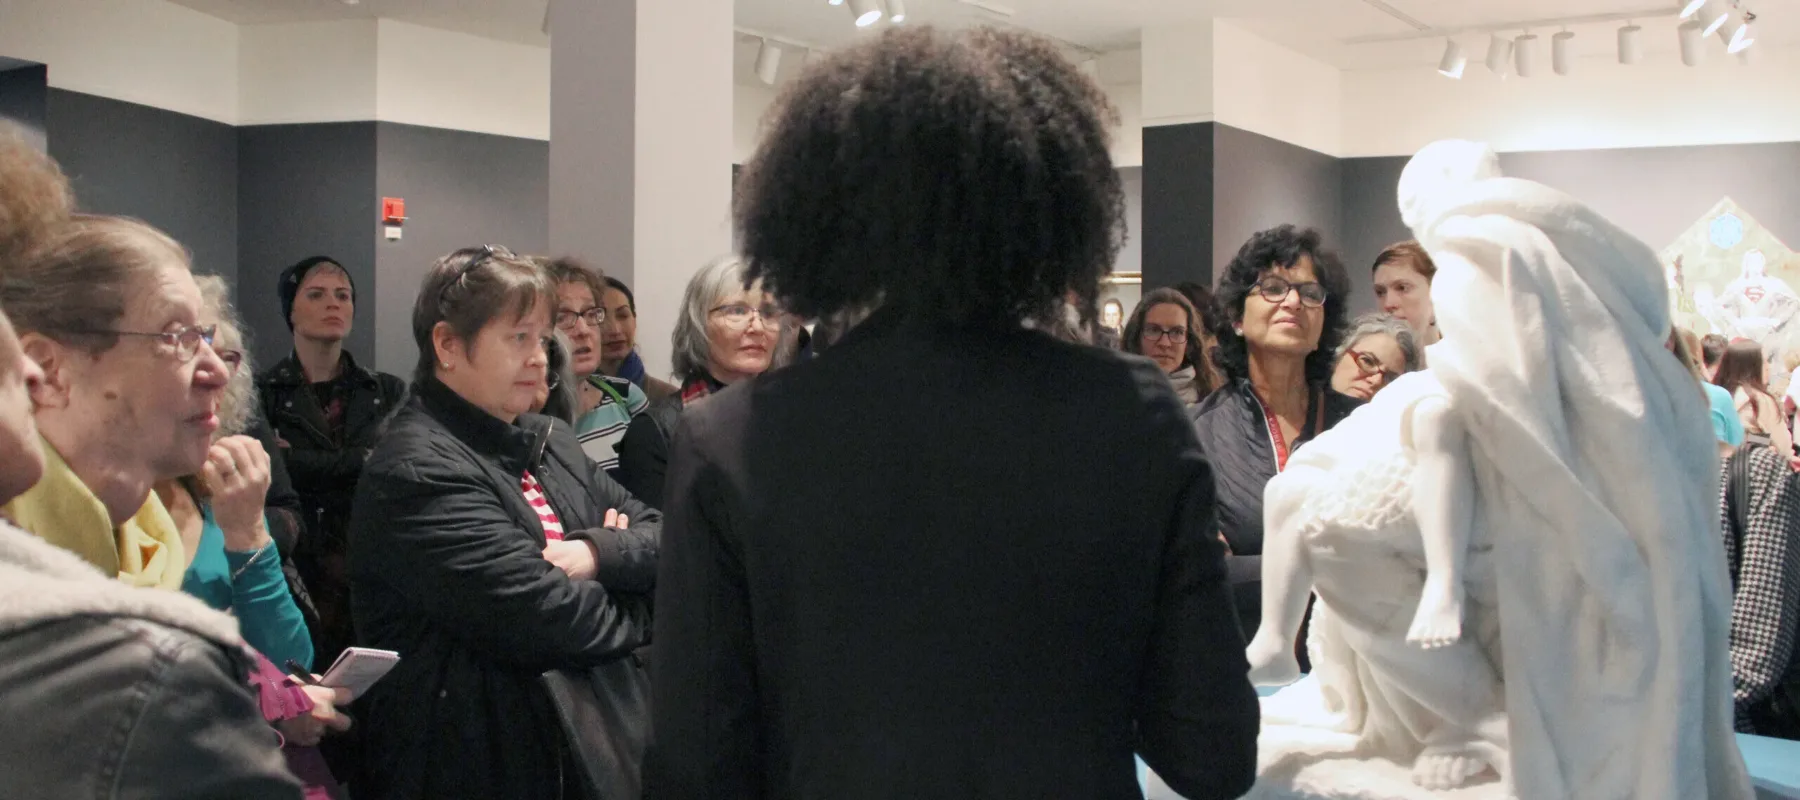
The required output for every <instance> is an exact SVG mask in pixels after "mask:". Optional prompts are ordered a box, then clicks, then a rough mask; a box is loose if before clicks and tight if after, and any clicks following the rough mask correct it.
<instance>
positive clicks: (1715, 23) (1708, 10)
mask: <svg viewBox="0 0 1800 800" xmlns="http://www.w3.org/2000/svg"><path fill="white" fill-rule="evenodd" d="M1700 18H1701V19H1702V20H1711V22H1708V23H1706V31H1705V32H1704V33H1701V34H1700V35H1701V37H1707V36H1711V35H1713V34H1714V33H1717V32H1718V31H1719V29H1720V28H1723V27H1725V23H1726V22H1727V21H1729V20H1730V19H1731V6H1729V5H1726V4H1725V0H1706V6H1705V9H1704V11H1703V13H1702V14H1701V16H1700Z"/></svg>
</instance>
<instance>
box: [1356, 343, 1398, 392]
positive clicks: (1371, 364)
mask: <svg viewBox="0 0 1800 800" xmlns="http://www.w3.org/2000/svg"><path fill="white" fill-rule="evenodd" d="M1344 355H1347V356H1349V357H1351V358H1352V359H1355V360H1356V368H1357V369H1358V370H1361V371H1362V375H1360V376H1358V377H1363V378H1367V377H1370V376H1372V375H1376V374H1379V375H1381V385H1382V386H1386V385H1388V384H1390V383H1393V382H1394V381H1395V379H1397V378H1399V377H1400V373H1399V372H1397V371H1395V370H1391V369H1388V368H1387V365H1386V364H1383V363H1381V359H1379V358H1376V357H1375V354H1374V353H1371V352H1369V351H1367V350H1358V349H1356V348H1354V347H1351V348H1346V349H1345V350H1344Z"/></svg>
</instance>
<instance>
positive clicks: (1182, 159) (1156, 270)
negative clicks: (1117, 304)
mask: <svg viewBox="0 0 1800 800" xmlns="http://www.w3.org/2000/svg"><path fill="white" fill-rule="evenodd" d="M1217 127H1220V126H1217V125H1215V124H1213V123H1211V122H1195V123H1190V124H1186V125H1158V126H1152V127H1149V128H1145V129H1144V167H1143V181H1142V187H1143V191H1142V202H1143V206H1142V209H1141V211H1140V219H1141V221H1142V222H1143V235H1142V236H1141V237H1139V238H1140V239H1141V240H1142V242H1143V250H1142V259H1143V273H1144V287H1145V288H1146V289H1154V288H1157V287H1160V286H1173V285H1175V284H1177V283H1181V282H1183V281H1196V282H1199V283H1202V284H1205V285H1207V286H1211V285H1212V284H1213V274H1212V252H1213V139H1214V134H1215V131H1214V128H1217ZM1125 311H1126V313H1130V311H1131V309H1129V308H1128V309H1125Z"/></svg>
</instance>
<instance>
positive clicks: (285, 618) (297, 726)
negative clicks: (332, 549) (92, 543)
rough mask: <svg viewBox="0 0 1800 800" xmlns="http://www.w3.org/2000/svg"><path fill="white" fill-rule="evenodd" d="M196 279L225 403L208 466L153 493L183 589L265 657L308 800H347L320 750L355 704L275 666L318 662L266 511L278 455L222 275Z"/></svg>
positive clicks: (261, 693) (270, 698)
mask: <svg viewBox="0 0 1800 800" xmlns="http://www.w3.org/2000/svg"><path fill="white" fill-rule="evenodd" d="M195 282H196V283H198V284H199V286H200V294H201V297H202V298H204V301H205V308H204V310H203V311H202V312H201V315H200V319H201V323H202V324H205V325H215V326H217V329H216V333H215V334H214V336H213V344H214V348H213V349H214V350H215V351H216V352H217V353H218V354H219V358H220V360H222V361H224V362H225V366H226V369H227V370H229V371H230V373H231V379H230V381H228V382H227V383H226V385H225V394H224V396H223V397H222V398H220V400H219V412H218V413H219V429H218V431H216V432H215V433H214V434H213V446H212V450H211V451H210V452H209V453H208V454H207V459H206V465H205V466H204V467H202V468H201V470H200V472H198V473H196V474H194V475H189V476H186V477H182V478H176V479H173V480H165V481H159V482H158V483H157V484H156V496H157V498H158V499H160V500H161V501H162V503H163V505H164V506H165V507H166V508H168V510H169V518H170V519H171V520H173V521H174V523H175V528H176V530H178V531H179V532H180V533H181V540H182V544H183V546H184V548H183V549H185V550H186V552H187V553H188V556H189V557H188V566H187V572H186V574H184V575H183V577H182V582H181V590H182V591H183V592H186V593H187V594H189V595H192V596H193V597H196V598H198V599H199V600H200V601H201V602H203V603H206V604H207V605H208V606H210V607H212V608H215V609H218V610H220V611H228V612H230V613H231V615H232V616H233V617H236V618H237V621H238V627H239V629H240V630H241V631H242V632H243V635H244V641H245V642H246V643H248V644H249V645H250V646H251V647H252V648H254V649H255V650H256V652H257V653H258V654H260V655H261V656H262V659H261V660H260V661H259V664H260V665H261V667H260V669H259V670H258V672H257V674H256V675H255V676H254V677H253V678H252V680H251V682H250V683H251V688H252V689H253V690H254V691H255V692H256V693H257V697H258V699H259V700H260V701H261V702H260V705H261V706H262V709H263V714H264V718H265V719H267V720H268V721H269V723H270V724H272V725H274V726H275V727H276V728H277V729H279V730H280V731H281V733H282V736H283V740H284V747H283V749H282V754H283V755H285V756H286V757H287V760H288V768H289V769H290V770H291V771H292V772H293V773H294V774H295V776H297V777H299V778H300V779H301V781H302V782H303V783H305V784H306V785H307V788H308V795H307V796H308V797H333V798H342V797H343V796H344V795H343V793H342V789H341V788H340V787H339V786H338V783H337V779H336V778H335V777H334V776H333V774H332V772H331V769H330V767H329V766H327V764H326V761H325V757H324V755H323V754H322V753H321V752H320V750H319V749H318V747H317V745H319V744H320V743H321V741H322V739H323V737H324V736H325V734H326V733H327V732H338V733H342V732H344V731H345V730H347V729H348V728H349V727H350V724H351V722H350V718H349V717H348V716H347V715H345V714H343V713H342V712H340V711H338V709H337V707H338V705H339V704H341V703H347V702H349V701H350V700H352V699H353V698H352V697H351V695H350V693H349V691H348V690H345V689H331V688H327V687H324V686H297V685H294V684H293V683H292V682H290V681H288V680H287V672H285V671H283V670H282V669H281V668H280V667H279V666H277V665H294V666H297V667H299V668H301V669H306V670H311V669H313V667H314V666H315V664H314V660H313V644H312V640H311V638H310V634H309V633H308V628H307V620H306V618H305V617H304V616H303V614H302V613H301V607H300V605H299V603H298V602H297V598H296V597H295V596H294V594H293V593H292V592H290V591H289V583H288V579H287V575H286V574H285V573H284V572H283V570H282V557H281V549H282V547H283V546H287V547H291V546H292V544H293V543H292V541H291V540H290V541H287V542H285V543H284V545H278V544H277V543H276V527H277V525H279V524H281V522H280V521H279V519H278V517H277V515H276V514H272V513H271V512H275V511H276V509H273V508H268V507H266V505H267V499H266V498H268V497H269V495H270V492H269V489H270V487H271V486H272V485H274V482H275V478H276V477H277V473H278V471H279V470H280V468H281V456H280V454H279V453H278V452H274V451H273V450H271V449H265V446H264V445H263V443H262V442H260V441H258V440H257V439H256V438H253V437H252V435H251V434H252V433H253V431H252V423H253V420H254V417H255V412H256V384H255V380H254V378H252V377H251V372H250V369H249V365H248V364H247V363H246V358H247V357H246V355H245V354H244V351H243V347H244V338H243V322H242V320H240V319H238V315H237V312H236V311H235V310H234V309H233V308H232V307H231V301H230V298H229V295H230V291H231V290H230V287H228V286H227V285H226V284H225V281H224V280H223V279H221V278H219V277H218V276H216V275H205V276H201V277H199V278H196V279H195ZM268 447H270V448H273V447H274V445H272V444H271V445H269V446H268ZM289 669H292V667H289ZM339 743H340V742H333V744H339Z"/></svg>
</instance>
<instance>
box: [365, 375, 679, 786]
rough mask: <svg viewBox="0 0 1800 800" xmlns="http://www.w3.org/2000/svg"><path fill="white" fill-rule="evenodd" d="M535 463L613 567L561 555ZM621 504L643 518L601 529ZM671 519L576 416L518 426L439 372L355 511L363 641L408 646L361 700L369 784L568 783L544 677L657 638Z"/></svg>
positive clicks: (568, 521)
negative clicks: (571, 423)
mask: <svg viewBox="0 0 1800 800" xmlns="http://www.w3.org/2000/svg"><path fill="white" fill-rule="evenodd" d="M527 469H529V470H530V471H531V473H532V476H533V477H535V478H537V480H538V482H539V483H540V484H541V485H542V486H543V489H544V494H545V495H546V496H547V497H548V498H549V500H550V505H551V507H552V508H553V509H555V511H556V514H557V517H558V521H560V522H561V523H562V525H563V529H564V531H565V532H566V533H565V535H566V536H567V537H568V538H571V539H576V538H588V539H590V540H592V541H593V542H594V543H595V545H596V547H597V549H598V551H599V554H600V566H601V570H600V576H599V579H598V580H594V581H572V580H569V578H568V577H567V576H565V575H564V574H563V573H562V571H561V570H559V569H557V568H556V567H553V566H551V565H550V562H548V561H546V560H545V559H544V557H543V548H544V543H545V538H544V530H543V526H542V524H541V523H540V522H539V521H538V517H537V512H536V511H534V510H533V509H532V507H531V506H530V504H528V503H527V502H526V501H525V495H524V493H523V491H522V490H521V488H520V486H519V479H520V477H521V476H522V475H523V474H524V472H525V470H527ZM608 508H617V509H619V510H620V512H622V513H624V514H627V515H629V516H630V517H631V523H632V524H631V530H630V531H619V530H616V529H603V528H601V527H600V526H601V524H602V523H603V522H604V518H605V514H606V511H607V509H608ZM661 526H662V519H661V515H660V514H658V513H657V512H656V511H655V510H654V509H651V508H648V507H645V506H644V505H643V504H642V503H639V502H637V501H636V500H634V499H632V497H631V496H630V495H629V494H626V492H625V490H624V489H622V488H620V487H619V485H618V484H616V483H614V482H613V481H612V480H611V479H609V478H607V477H606V475H605V474H604V473H603V472H602V471H601V470H600V468H599V466H598V465H596V464H595V463H594V462H593V461H591V460H590V459H588V457H587V455H586V454H585V453H583V452H582V450H581V444H580V442H578V441H576V439H575V434H574V431H572V430H571V429H570V428H569V427H568V426H567V425H565V424H562V423H560V422H553V421H552V420H550V419H549V418H548V417H541V416H537V415H534V414H527V415H525V416H522V417H520V418H519V420H518V422H517V423H516V424H513V425H508V424H506V423H503V422H501V421H500V420H498V419H496V418H494V417H492V416H490V415H489V414H487V413H486V412H484V411H481V410H480V409H478V408H476V407H475V406H473V405H471V404H470V403H469V402H468V401H466V400H463V399H462V398H461V397H459V396H457V395H456V394H455V393H454V392H452V391H451V390H450V389H448V388H446V387H445V386H444V385H443V384H441V383H439V382H437V381H435V380H428V381H426V382H424V383H422V384H420V385H418V386H417V387H416V393H415V396H414V398H413V400H412V402H410V403H409V404H408V405H407V407H406V408H405V409H404V410H402V411H401V412H400V413H399V414H397V415H395V417H394V419H393V422H392V424H391V426H390V428H389V431H388V434H387V436H385V437H384V438H383V439H382V440H381V443H380V444H378V445H376V447H375V452H374V454H373V455H371V456H370V457H369V463H368V465H367V466H366V467H365V468H364V469H363V475H362V482H361V484H360V485H359V486H358V487H357V493H356V504H355V511H354V512H353V513H352V515H351V521H350V568H351V573H350V589H351V606H352V608H353V610H354V611H355V616H356V631H357V634H358V636H357V643H358V644H362V645H365V646H369V647H379V648H383V649H387V650H397V651H399V653H400V656H401V660H400V663H399V665H398V666H396V667H395V668H394V670H393V672H391V673H389V674H388V675H387V677H385V678H383V679H382V680H381V681H380V682H379V683H377V684H375V687H374V688H373V689H372V690H370V692H369V694H368V696H367V697H366V698H363V699H362V700H360V701H359V702H358V703H357V707H358V708H359V709H361V720H360V721H361V722H362V728H363V738H364V742H365V757H366V759H367V761H368V772H369V784H368V785H366V786H360V787H358V788H357V792H356V794H357V797H359V798H369V799H370V800H392V799H395V798H407V799H408V800H413V799H415V798H431V799H432V800H449V799H452V798H471V799H473V798H483V799H484V800H506V799H507V798H517V799H518V800H542V799H544V798H552V799H553V798H556V797H558V796H559V794H558V791H559V789H558V787H559V786H560V785H562V784H563V780H562V778H563V769H562V767H563V765H562V764H561V763H560V755H559V754H560V753H561V751H562V750H563V748H564V742H563V741H562V733H561V730H560V728H559V725H558V721H557V717H556V714H555V711H554V708H553V707H552V706H551V704H550V698H549V695H548V693H547V692H546V691H545V689H544V688H543V686H542V685H541V683H540V681H539V679H538V676H539V675H540V674H541V673H543V672H545V671H547V670H551V669H582V668H585V667H591V666H595V665H598V664H602V663H606V662H607V661H610V660H612V659H615V658H620V657H623V656H625V655H628V654H630V653H631V651H632V650H634V649H635V648H638V647H640V646H642V645H643V644H645V643H646V642H647V640H648V637H649V615H648V610H649V597H648V594H649V592H651V591H652V590H653V589H654V588H655V580H656V579H655V572H656V543H657V538H658V537H659V535H660V532H661ZM568 785H570V786H573V785H574V780H573V778H572V777H571V778H570V781H569V784H568Z"/></svg>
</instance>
